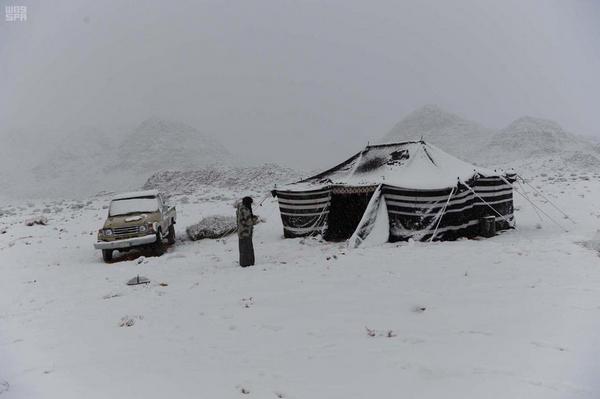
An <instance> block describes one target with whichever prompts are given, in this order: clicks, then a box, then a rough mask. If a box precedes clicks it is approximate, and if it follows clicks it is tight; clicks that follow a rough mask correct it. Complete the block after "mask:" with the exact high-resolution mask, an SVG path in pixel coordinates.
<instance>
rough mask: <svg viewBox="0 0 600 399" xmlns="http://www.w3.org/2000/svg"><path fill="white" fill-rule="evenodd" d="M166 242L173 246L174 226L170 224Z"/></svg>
mask: <svg viewBox="0 0 600 399" xmlns="http://www.w3.org/2000/svg"><path fill="white" fill-rule="evenodd" d="M167 242H168V243H169V244H171V245H172V244H175V226H174V225H173V224H171V225H170V226H169V235H168V236H167Z"/></svg>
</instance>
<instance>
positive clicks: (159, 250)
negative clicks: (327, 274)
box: [152, 230, 165, 256]
mask: <svg viewBox="0 0 600 399" xmlns="http://www.w3.org/2000/svg"><path fill="white" fill-rule="evenodd" d="M152 252H153V253H154V255H155V256H161V255H162V254H164V253H165V245H164V244H163V240H162V233H161V231H160V230H158V232H157V233H156V241H155V242H154V243H153V244H152Z"/></svg>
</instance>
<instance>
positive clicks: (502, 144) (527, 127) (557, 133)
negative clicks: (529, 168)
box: [476, 116, 600, 168]
mask: <svg viewBox="0 0 600 399" xmlns="http://www.w3.org/2000/svg"><path fill="white" fill-rule="evenodd" d="M599 156H600V154H599V153H598V152H597V150H596V149H595V147H594V145H593V144H592V143H591V142H590V141H588V140H586V139H585V138H583V137H580V136H576V135H574V134H572V133H569V132H567V131H565V130H564V129H563V128H562V127H561V126H560V125H559V124H558V123H556V122H554V121H550V120H546V119H541V118H534V117H531V116H524V117H521V118H519V119H517V120H515V121H513V122H512V123H511V124H509V125H508V126H507V127H505V128H504V129H502V130H500V131H499V132H498V133H496V134H495V135H494V136H492V138H491V140H490V142H489V144H488V145H487V146H485V148H484V149H483V150H482V152H481V153H480V154H479V156H478V157H476V158H477V159H478V160H479V161H481V162H486V163H502V164H506V163H509V162H515V161H527V162H529V161H533V160H536V159H537V160H540V159H553V160H555V161H562V162H563V163H565V164H567V165H570V166H577V167H581V168H590V167H598V166H600V159H599V158H598V157H599Z"/></svg>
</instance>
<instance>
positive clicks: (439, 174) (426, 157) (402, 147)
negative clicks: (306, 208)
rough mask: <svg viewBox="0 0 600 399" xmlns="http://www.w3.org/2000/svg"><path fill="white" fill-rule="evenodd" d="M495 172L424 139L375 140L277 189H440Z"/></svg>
mask: <svg viewBox="0 0 600 399" xmlns="http://www.w3.org/2000/svg"><path fill="white" fill-rule="evenodd" d="M476 174H480V175H483V176H496V175H498V173H497V172H494V171H492V170H490V169H486V168H482V167H479V166H475V165H472V164H470V163H468V162H465V161H462V160H460V159H458V158H456V157H454V156H452V155H450V154H448V153H446V152H444V151H442V150H441V149H439V148H438V147H436V146H434V145H432V144H430V143H426V142H424V141H408V142H400V143H389V144H376V145H370V146H367V147H365V149H364V150H362V151H361V152H359V153H357V154H355V155H354V156H352V157H351V158H350V159H348V160H346V161H345V162H343V163H341V164H339V165H337V166H335V167H333V168H331V169H329V170H326V171H325V172H322V173H320V174H317V175H315V176H312V177H309V178H307V179H304V180H301V181H299V182H296V183H291V184H287V185H285V186H281V187H278V190H281V191H296V190H307V189H311V188H313V189H319V188H322V187H324V186H329V185H335V184H343V185H351V186H373V185H378V184H381V183H383V184H389V185H393V186H396V187H410V188H413V189H421V190H428V189H431V190H434V189H444V188H450V187H454V186H456V184H457V182H458V180H460V181H467V180H470V179H471V178H473V176H474V175H476Z"/></svg>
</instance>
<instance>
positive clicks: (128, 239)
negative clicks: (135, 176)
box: [94, 190, 177, 262]
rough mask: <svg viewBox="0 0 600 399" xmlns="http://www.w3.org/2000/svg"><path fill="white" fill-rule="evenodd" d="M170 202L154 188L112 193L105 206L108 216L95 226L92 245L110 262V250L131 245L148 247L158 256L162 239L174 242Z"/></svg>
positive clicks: (175, 217) (121, 249)
mask: <svg viewBox="0 0 600 399" xmlns="http://www.w3.org/2000/svg"><path fill="white" fill-rule="evenodd" d="M176 219H177V215H176V211H175V207H174V206H169V205H167V204H166V202H165V198H164V196H163V194H162V193H159V192H158V191H156V190H147V191H137V192H131V193H124V194H120V195H117V196H115V197H114V198H113V199H112V200H111V201H110V206H109V207H108V217H107V218H106V221H105V222H104V226H103V227H102V228H101V229H100V230H98V240H97V241H96V243H95V244H94V248H96V249H100V250H102V258H103V259H104V261H105V262H110V261H111V260H112V257H113V251H114V250H115V249H116V250H118V251H119V252H126V251H129V250H130V249H132V248H140V247H149V248H150V249H152V251H153V253H154V254H155V255H157V256H160V255H162V254H163V253H164V243H163V240H164V239H165V238H166V239H167V240H168V243H169V244H173V243H175V222H176Z"/></svg>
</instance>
